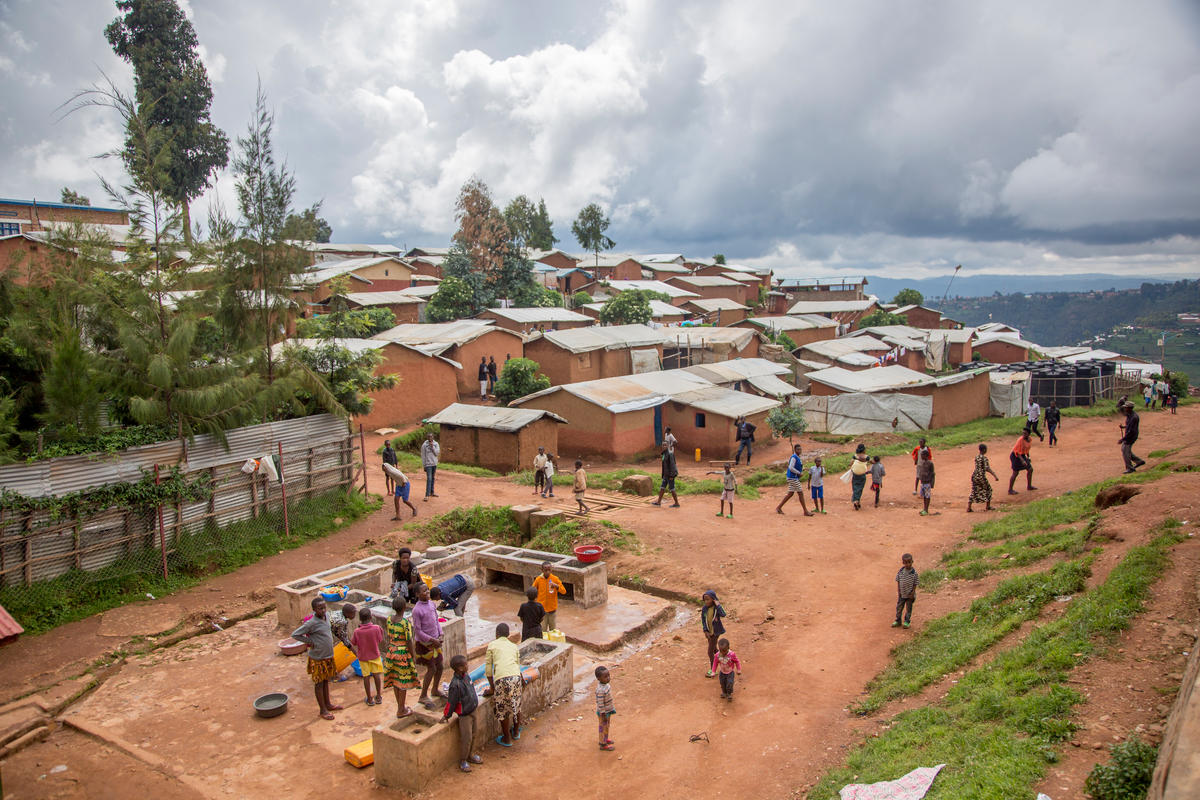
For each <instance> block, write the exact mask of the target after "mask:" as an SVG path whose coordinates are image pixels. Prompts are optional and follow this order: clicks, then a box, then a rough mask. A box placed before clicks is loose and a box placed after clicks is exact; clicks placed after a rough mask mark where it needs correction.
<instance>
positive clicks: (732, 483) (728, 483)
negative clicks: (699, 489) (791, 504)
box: [704, 461, 807, 519]
mask: <svg viewBox="0 0 1200 800" xmlns="http://www.w3.org/2000/svg"><path fill="white" fill-rule="evenodd" d="M704 474H705V475H720V476H721V510H720V511H718V512H717V516H718V517H725V518H726V519H733V498H734V496H735V495H736V494H737V476H736V475H734V474H733V465H732V464H730V463H729V462H728V461H726V462H725V470H724V471H723V472H706V473H704ZM726 500H728V501H729V513H728V514H726V513H725V501H726ZM801 502H802V503H803V501H801ZM778 510H779V509H776V511H778ZM805 510H806V511H807V509H805Z"/></svg>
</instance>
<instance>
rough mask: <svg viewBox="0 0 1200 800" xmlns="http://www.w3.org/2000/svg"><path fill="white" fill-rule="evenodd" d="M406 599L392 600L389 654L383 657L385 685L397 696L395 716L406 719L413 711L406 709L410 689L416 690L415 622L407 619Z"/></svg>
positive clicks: (389, 620)
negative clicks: (405, 611) (405, 702)
mask: <svg viewBox="0 0 1200 800" xmlns="http://www.w3.org/2000/svg"><path fill="white" fill-rule="evenodd" d="M407 605H408V604H407V603H406V602H405V601H404V596H403V595H399V596H397V597H396V598H395V599H394V600H392V611H393V612H394V613H393V614H392V616H391V617H389V618H388V621H387V652H385V653H384V654H383V685H384V688H388V687H391V689H392V691H393V692H394V693H395V695H396V716H397V717H407V716H408V715H409V714H411V713H413V711H412V709H411V708H409V707H408V706H406V705H404V700H405V696H406V695H407V694H408V690H409V689H416V688H418V686H420V684H418V683H417V668H416V667H415V666H414V665H413V658H412V654H413V630H412V622H411V621H409V620H407V619H405V618H404V609H405V608H406V607H407Z"/></svg>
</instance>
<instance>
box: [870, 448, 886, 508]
mask: <svg viewBox="0 0 1200 800" xmlns="http://www.w3.org/2000/svg"><path fill="white" fill-rule="evenodd" d="M884 475H887V470H885V469H884V468H883V464H881V463H879V456H875V457H874V458H872V459H871V491H872V492H874V493H875V507H876V508H879V490H880V489H882V488H883V476H884Z"/></svg>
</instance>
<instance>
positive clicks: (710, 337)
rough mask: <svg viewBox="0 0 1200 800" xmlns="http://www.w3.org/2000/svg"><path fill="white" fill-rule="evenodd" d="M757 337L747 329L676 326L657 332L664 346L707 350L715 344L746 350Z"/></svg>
mask: <svg viewBox="0 0 1200 800" xmlns="http://www.w3.org/2000/svg"><path fill="white" fill-rule="evenodd" d="M757 335H758V334H756V333H755V332H754V331H752V330H749V329H747V328H702V327H688V328H684V327H681V326H677V325H671V326H668V327H665V328H663V329H662V330H660V331H659V336H660V339H661V341H662V343H663V344H664V345H675V346H677V347H681V346H684V345H690V346H691V347H700V348H709V347H712V346H713V345H715V344H729V345H732V346H733V348H734V349H735V350H744V349H746V346H747V345H749V344H750V342H751V341H752V340H753V339H754V337H755V336H757Z"/></svg>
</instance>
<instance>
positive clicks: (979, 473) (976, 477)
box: [967, 444, 1000, 511]
mask: <svg viewBox="0 0 1200 800" xmlns="http://www.w3.org/2000/svg"><path fill="white" fill-rule="evenodd" d="M989 472H990V473H991V475H992V477H993V478H995V479H996V480H1000V478H999V476H997V475H996V473H995V472H993V471H992V465H991V463H989V462H988V457H987V445H986V444H981V445H979V455H977V456H975V471H974V472H972V473H971V496H970V497H968V498H967V511H974V510H975V509H973V508H971V505H972V504H973V503H984V507H983V510H984V511H991V510H992V484H991V481H989V480H988V479H987V476H988V473H989Z"/></svg>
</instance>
